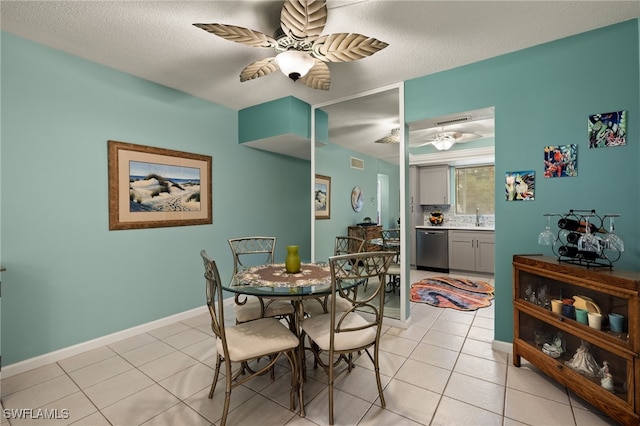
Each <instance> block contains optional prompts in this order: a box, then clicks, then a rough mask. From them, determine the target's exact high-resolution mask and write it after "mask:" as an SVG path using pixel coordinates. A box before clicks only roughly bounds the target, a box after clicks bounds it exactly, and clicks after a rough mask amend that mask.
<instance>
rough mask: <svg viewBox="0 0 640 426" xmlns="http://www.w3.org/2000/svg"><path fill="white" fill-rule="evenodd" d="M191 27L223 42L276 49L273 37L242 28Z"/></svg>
mask: <svg viewBox="0 0 640 426" xmlns="http://www.w3.org/2000/svg"><path fill="white" fill-rule="evenodd" d="M193 25H194V26H196V27H198V28H201V29H203V30H205V31H207V32H209V33H211V34H214V35H217V36H218V37H222V38H223V39H225V40H229V41H235V42H236V43H240V44H244V45H247V46H251V47H276V46H277V45H278V43H277V42H276V40H275V39H274V38H273V37H270V36H268V35H266V34H263V33H261V32H259V31H254V30H250V29H248V28H244V27H237V26H235V25H225V24H193Z"/></svg>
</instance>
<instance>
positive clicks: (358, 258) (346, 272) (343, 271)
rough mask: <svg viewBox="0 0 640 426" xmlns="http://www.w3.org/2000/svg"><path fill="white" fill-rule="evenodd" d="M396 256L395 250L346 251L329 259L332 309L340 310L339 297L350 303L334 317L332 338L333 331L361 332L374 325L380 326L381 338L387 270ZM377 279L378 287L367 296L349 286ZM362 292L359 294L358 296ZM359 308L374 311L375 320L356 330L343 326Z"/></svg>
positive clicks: (332, 310)
mask: <svg viewBox="0 0 640 426" xmlns="http://www.w3.org/2000/svg"><path fill="white" fill-rule="evenodd" d="M394 256H395V253H394V252H391V251H379V252H364V253H355V254H346V255H340V256H332V257H330V258H329V267H330V269H331V282H332V287H333V288H332V297H331V308H330V312H334V313H335V312H337V310H336V300H337V298H336V296H338V297H341V298H343V299H346V300H347V301H348V302H349V303H351V308H350V309H348V310H346V311H345V312H340V313H338V314H336V315H332V316H331V318H332V320H331V340H333V336H334V334H337V333H348V332H349V331H358V330H362V329H363V328H373V327H376V328H377V330H376V334H377V337H376V340H377V339H378V338H379V335H380V327H379V326H380V325H381V324H382V316H383V311H384V295H385V291H384V289H385V279H386V274H387V269H388V268H389V264H390V263H391V261H392V259H393V257H394ZM374 278H375V279H377V282H376V288H375V289H374V290H373V291H371V292H368V293H367V294H366V295H361V294H360V292H354V291H353V290H352V289H350V288H348V287H349V285H348V284H349V283H354V282H358V283H368V282H370V281H372V279H374ZM343 284H344V285H343ZM359 294H360V296H358V295H359ZM340 310H342V309H340ZM356 310H359V311H363V312H367V313H370V314H373V317H372V319H371V320H370V321H367V326H366V327H362V326H359V327H358V328H357V329H350V328H349V327H343V323H344V321H345V319H346V318H347V317H348V316H349V314H351V313H353V312H355V311H356ZM371 343H373V342H371ZM366 346H368V345H366Z"/></svg>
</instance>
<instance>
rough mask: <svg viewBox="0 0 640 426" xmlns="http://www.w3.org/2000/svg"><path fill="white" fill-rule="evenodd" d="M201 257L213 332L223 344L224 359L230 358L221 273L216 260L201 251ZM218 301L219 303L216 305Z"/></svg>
mask: <svg viewBox="0 0 640 426" xmlns="http://www.w3.org/2000/svg"><path fill="white" fill-rule="evenodd" d="M200 256H201V257H202V261H203V263H204V278H205V281H206V295H207V307H208V308H209V314H211V330H212V331H213V334H215V335H216V337H217V338H219V339H220V340H221V342H222V347H223V349H224V358H225V359H227V358H228V357H229V353H228V348H227V339H226V335H225V332H224V303H223V296H222V284H221V282H220V273H219V272H218V267H217V266H216V262H215V261H214V260H211V259H209V257H208V256H207V252H206V251H204V250H202V251H200ZM216 301H217V303H216Z"/></svg>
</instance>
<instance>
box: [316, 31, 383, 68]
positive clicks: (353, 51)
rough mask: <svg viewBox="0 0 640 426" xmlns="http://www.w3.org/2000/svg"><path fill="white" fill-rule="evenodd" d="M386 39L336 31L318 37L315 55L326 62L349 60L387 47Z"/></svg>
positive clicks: (363, 56)
mask: <svg viewBox="0 0 640 426" xmlns="http://www.w3.org/2000/svg"><path fill="white" fill-rule="evenodd" d="M387 46H388V44H387V43H385V42H384V41H380V40H377V39H375V38H372V37H367V36H364V35H362V34H354V33H336V34H328V35H325V36H322V37H320V38H318V39H317V40H316V41H315V42H314V43H313V46H312V48H313V55H314V56H315V57H317V58H318V59H320V60H322V61H325V62H347V61H355V60H358V59H362V58H366V57H368V56H371V55H373V54H374V53H376V52H379V51H380V50H382V49H384V48H385V47H387Z"/></svg>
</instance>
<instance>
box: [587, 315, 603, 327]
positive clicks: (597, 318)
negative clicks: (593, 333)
mask: <svg viewBox="0 0 640 426" xmlns="http://www.w3.org/2000/svg"><path fill="white" fill-rule="evenodd" d="M587 319H588V321H589V327H591V328H595V329H596V330H600V329H601V328H602V315H601V314H599V313H597V312H589V313H588V314H587Z"/></svg>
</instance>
